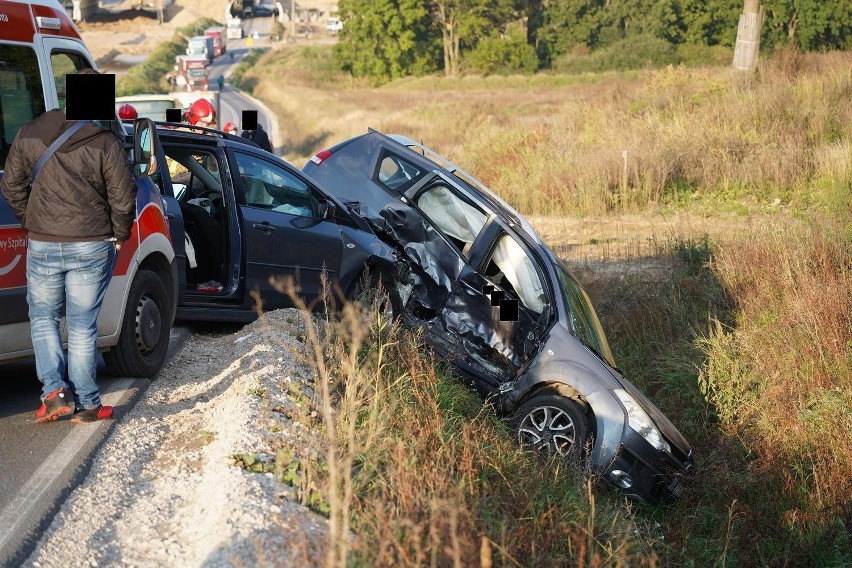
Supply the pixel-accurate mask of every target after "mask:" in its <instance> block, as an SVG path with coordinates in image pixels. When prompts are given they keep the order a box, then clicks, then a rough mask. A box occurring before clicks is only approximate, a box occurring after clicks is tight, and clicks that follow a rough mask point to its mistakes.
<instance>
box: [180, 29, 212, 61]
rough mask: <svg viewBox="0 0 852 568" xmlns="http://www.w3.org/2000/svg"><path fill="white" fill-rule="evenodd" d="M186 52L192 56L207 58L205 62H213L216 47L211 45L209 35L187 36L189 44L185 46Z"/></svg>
mask: <svg viewBox="0 0 852 568" xmlns="http://www.w3.org/2000/svg"><path fill="white" fill-rule="evenodd" d="M186 54H187V55H192V56H203V57H204V58H206V59H207V63H213V59H214V58H215V57H216V48H215V47H214V45H213V38H212V37H211V36H206V35H202V36H195V37H191V38H189V44H188V45H187V46H186Z"/></svg>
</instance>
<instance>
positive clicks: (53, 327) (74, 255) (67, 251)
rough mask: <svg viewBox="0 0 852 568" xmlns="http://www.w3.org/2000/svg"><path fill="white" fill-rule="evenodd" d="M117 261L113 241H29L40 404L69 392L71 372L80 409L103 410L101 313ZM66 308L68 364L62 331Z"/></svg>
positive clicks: (30, 297)
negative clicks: (99, 378)
mask: <svg viewBox="0 0 852 568" xmlns="http://www.w3.org/2000/svg"><path fill="white" fill-rule="evenodd" d="M115 257H116V250H115V244H114V243H112V242H109V241H94V242H76V243H52V242H44V241H35V240H32V239H31V240H30V241H29V246H28V248H27V304H28V305H29V308H30V309H29V314H30V329H31V332H32V339H33V349H34V350H35V356H36V372H37V373H38V378H39V380H40V381H41V382H42V384H43V385H44V387H43V389H42V397H41V398H42V400H44V399H45V397H47V395H49V394H50V393H51V392H53V391H55V390H56V389H59V388H68V387H69V385H68V382H66V380H65V372H66V369H67V371H68V380H69V381H70V383H71V387H72V388H71V390H72V392H73V393H74V401H75V402H76V404H77V408H96V407H98V406H100V404H101V399H100V394H99V393H98V385H97V383H96V382H95V375H96V372H97V359H96V356H97V346H96V341H97V338H98V312H100V310H101V303H102V302H103V299H104V294H105V292H106V289H107V285H108V284H109V281H110V278H112V269H113V265H114V264H115ZM63 306H65V323H66V328H67V330H68V356H67V359H66V356H65V353H64V352H63V349H62V337H61V335H60V332H59V321H60V318H61V317H62V308H63Z"/></svg>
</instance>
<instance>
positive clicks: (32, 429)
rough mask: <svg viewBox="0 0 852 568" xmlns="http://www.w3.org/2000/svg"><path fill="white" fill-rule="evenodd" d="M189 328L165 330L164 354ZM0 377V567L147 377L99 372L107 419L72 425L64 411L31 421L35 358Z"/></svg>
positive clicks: (27, 540)
mask: <svg viewBox="0 0 852 568" xmlns="http://www.w3.org/2000/svg"><path fill="white" fill-rule="evenodd" d="M190 335H191V331H190V330H189V329H188V328H182V327H179V328H174V329H172V335H171V341H170V344H169V354H168V358H169V359H170V358H172V357H173V356H174V355H175V353H177V352H178V351H179V350H180V348H181V347H182V346H183V343H184V341H185V340H186V339H187V338H188V337H189V336H190ZM0 377H2V384H3V395H2V397H0V566H17V565H19V564H20V563H21V562H22V561H23V560H24V559H25V558H26V556H28V555H29V553H30V552H31V551H32V547H33V546H34V542H35V539H36V538H37V537H38V536H39V535H40V534H41V531H43V530H44V528H45V527H46V526H47V525H48V524H49V523H50V520H51V518H52V517H53V514H54V513H55V512H56V511H57V510H58V509H59V507H60V506H61V504H62V502H63V501H64V500H65V498H66V497H67V495H68V494H69V493H70V492H71V490H72V489H73V488H74V487H75V486H76V485H77V483H78V482H79V481H80V480H81V479H82V478H83V477H84V476H85V475H86V473H87V472H88V469H89V467H90V465H91V461H92V456H93V454H94V451H95V450H96V449H97V448H98V446H100V444H101V443H102V442H103V441H104V439H105V438H106V436H107V434H108V433H109V432H110V431H111V429H112V426H113V424H115V422H117V421H119V420H121V419H122V417H123V416H124V415H125V414H127V412H129V411H130V409H131V408H132V407H133V405H134V404H135V403H136V401H137V400H138V399H139V397H140V396H141V395H142V393H143V392H144V391H145V390H146V389H147V388H148V385H149V384H150V381H148V380H146V379H132V378H122V377H109V376H104V375H103V374H102V373H99V376H98V384H99V386H100V389H101V398H102V399H103V401H104V404H107V405H111V406H114V407H115V418H114V420H106V421H103V422H97V423H94V424H86V425H73V424H71V421H70V420H69V419H68V418H64V419H60V420H57V421H56V422H50V423H47V424H35V423H34V422H33V413H34V412H35V410H36V409H37V408H38V406H39V395H40V393H41V383H40V382H39V381H38V378H37V377H36V373H35V365H34V364H33V363H31V362H28V363H16V364H6V365H0ZM69 546H73V543H69ZM80 553H81V554H84V553H85V551H80Z"/></svg>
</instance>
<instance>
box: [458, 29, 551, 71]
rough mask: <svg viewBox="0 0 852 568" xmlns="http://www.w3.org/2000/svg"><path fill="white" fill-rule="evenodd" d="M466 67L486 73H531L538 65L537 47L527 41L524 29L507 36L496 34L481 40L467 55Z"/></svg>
mask: <svg viewBox="0 0 852 568" xmlns="http://www.w3.org/2000/svg"><path fill="white" fill-rule="evenodd" d="M464 67H465V69H467V70H469V71H475V72H478V73H484V74H490V73H497V74H503V75H507V74H512V73H524V74H526V75H530V74H532V73H534V72H535V71H536V68H537V67H538V57H537V56H536V53H535V48H534V47H533V46H531V45H529V44H528V43H527V41H526V38H525V37H524V34H523V30H517V31H514V32H513V33H510V34H507V35H506V36H499V35H494V36H491V37H487V38H485V39H483V40H482V41H480V42H479V43H478V44H477V45H476V47H475V48H474V49H473V51H471V52H470V53H469V54H468V55H467V56H466V57H465V59H464Z"/></svg>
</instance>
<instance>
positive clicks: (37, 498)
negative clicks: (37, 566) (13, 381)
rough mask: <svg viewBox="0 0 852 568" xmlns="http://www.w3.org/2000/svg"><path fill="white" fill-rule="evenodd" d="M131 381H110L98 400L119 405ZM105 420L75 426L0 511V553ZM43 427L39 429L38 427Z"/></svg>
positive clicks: (127, 394) (108, 404) (109, 404)
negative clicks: (107, 389) (108, 386)
mask: <svg viewBox="0 0 852 568" xmlns="http://www.w3.org/2000/svg"><path fill="white" fill-rule="evenodd" d="M133 382H134V379H119V380H115V381H111V383H110V389H109V391H108V392H106V391H104V392H103V393H102V395H101V401H102V403H103V404H105V405H107V406H119V405H120V404H121V403H122V402H124V399H125V398H127V397H128V396H129V395H130V390H129V389H130V386H131V385H132V384H133ZM105 422H106V421H98V422H93V423H92V424H75V425H74V427H73V428H72V429H71V431H70V432H69V433H68V435H66V436H65V438H64V439H63V440H62V441H61V442H60V443H59V445H57V446H56V449H55V450H53V451H52V452H51V454H50V459H49V460H47V461H45V462H44V463H43V464H41V466H40V467H39V468H38V469H37V470H36V471H35V473H33V475H32V477H30V479H29V480H28V481H27V482H26V483H25V484H24V486H23V487H21V489H20V491H18V493H17V495H15V497H14V498H13V499H12V501H10V502H9V504H8V505H6V507H5V508H4V509H3V511H2V512H0V550H2V549H3V548H5V547H6V545H7V544H8V543H9V541H10V540H11V538H12V536H13V535H14V534H15V532H16V531H17V530H18V529H19V528H20V527H21V525H22V524H23V523H24V522H25V521H27V520H29V518H30V516H31V514H32V513H33V509H35V508H36V507H38V506H41V505H42V503H41V499H42V497H44V495H45V493H47V490H48V488H49V487H50V486H51V484H53V482H54V481H55V480H56V478H57V477H59V475H60V474H61V473H62V472H63V471H64V470H65V468H66V467H67V466H68V464H70V463H71V462H72V461H73V460H74V458H75V456H76V455H77V453H78V452H79V451H80V449H81V448H82V447H83V446H84V445H85V444H86V442H88V441H89V439H90V438H91V437H92V436H93V435H94V434H95V432H97V431H98V428H100V427H101V426H104V425H105V424H104V423H105ZM40 427H42V426H40Z"/></svg>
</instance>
